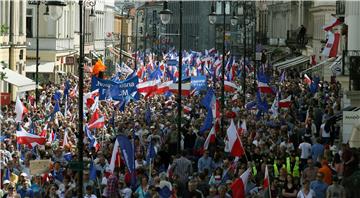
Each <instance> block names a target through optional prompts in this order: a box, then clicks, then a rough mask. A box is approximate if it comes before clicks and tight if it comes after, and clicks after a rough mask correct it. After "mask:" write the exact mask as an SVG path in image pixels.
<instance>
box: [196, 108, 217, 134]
mask: <svg viewBox="0 0 360 198" xmlns="http://www.w3.org/2000/svg"><path fill="white" fill-rule="evenodd" d="M213 119H214V118H213V114H212V111H211V109H208V113H207V115H206V117H205V120H204V123H203V125H202V126H201V127H200V130H199V133H200V134H203V133H204V132H205V131H206V130H208V129H210V128H211V127H212V122H213Z"/></svg>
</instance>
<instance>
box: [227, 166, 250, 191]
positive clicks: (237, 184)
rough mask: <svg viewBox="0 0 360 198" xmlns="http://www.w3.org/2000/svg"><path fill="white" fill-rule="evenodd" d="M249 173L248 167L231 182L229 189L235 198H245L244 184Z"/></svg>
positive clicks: (245, 184) (247, 179)
mask: <svg viewBox="0 0 360 198" xmlns="http://www.w3.org/2000/svg"><path fill="white" fill-rule="evenodd" d="M250 174H251V170H250V168H248V169H247V170H246V171H245V172H244V173H243V174H242V175H241V176H240V178H237V179H235V180H234V182H233V183H232V184H231V190H232V193H233V197H236V198H245V197H246V196H245V192H246V186H247V183H248V181H249V177H250Z"/></svg>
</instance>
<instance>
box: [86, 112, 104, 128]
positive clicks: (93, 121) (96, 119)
mask: <svg viewBox="0 0 360 198" xmlns="http://www.w3.org/2000/svg"><path fill="white" fill-rule="evenodd" d="M104 126H105V117H104V116H103V115H100V113H99V110H96V111H95V112H94V113H93V115H92V116H91V118H90V121H89V129H100V128H103V127H104Z"/></svg>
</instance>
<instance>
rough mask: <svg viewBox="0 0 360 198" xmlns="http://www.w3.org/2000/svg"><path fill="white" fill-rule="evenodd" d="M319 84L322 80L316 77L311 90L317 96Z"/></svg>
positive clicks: (310, 86) (310, 87)
mask: <svg viewBox="0 0 360 198" xmlns="http://www.w3.org/2000/svg"><path fill="white" fill-rule="evenodd" d="M319 82H320V78H319V77H317V76H316V77H314V80H313V81H312V82H311V84H310V85H309V89H310V92H311V93H312V94H315V93H316V92H317V90H318V87H319Z"/></svg>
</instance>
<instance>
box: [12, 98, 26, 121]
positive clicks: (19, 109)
mask: <svg viewBox="0 0 360 198" xmlns="http://www.w3.org/2000/svg"><path fill="white" fill-rule="evenodd" d="M15 113H16V118H15V121H16V122H21V121H22V119H23V116H24V114H25V113H28V110H27V108H26V107H25V106H24V104H23V103H22V102H21V100H20V98H19V97H16V104H15Z"/></svg>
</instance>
